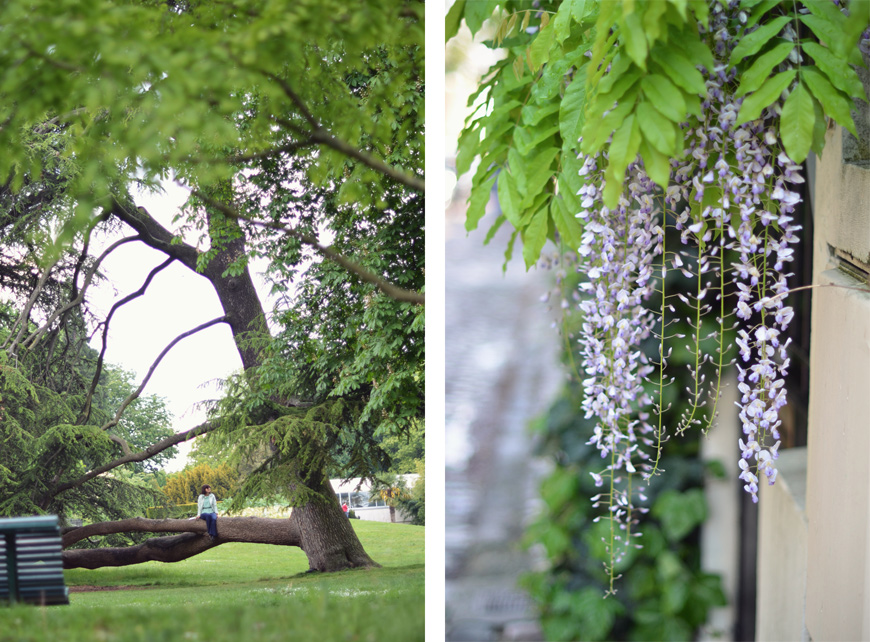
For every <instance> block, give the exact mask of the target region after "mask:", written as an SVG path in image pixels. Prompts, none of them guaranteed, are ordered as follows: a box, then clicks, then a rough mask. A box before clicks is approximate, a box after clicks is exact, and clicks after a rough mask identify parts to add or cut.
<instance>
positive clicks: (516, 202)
mask: <svg viewBox="0 0 870 642" xmlns="http://www.w3.org/2000/svg"><path fill="white" fill-rule="evenodd" d="M497 189H498V203H499V205H500V206H501V211H502V213H503V214H504V215H505V217H506V218H507V220H508V221H510V223H511V225H513V226H514V227H519V226H520V219H521V218H522V212H521V210H520V195H519V192H518V191H517V187H516V185H515V184H514V179H513V176H511V173H510V172H509V171H508V170H506V169H505V170H502V171H501V172H499V174H498V188H497Z"/></svg>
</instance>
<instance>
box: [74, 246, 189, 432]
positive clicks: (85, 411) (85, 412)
mask: <svg viewBox="0 0 870 642" xmlns="http://www.w3.org/2000/svg"><path fill="white" fill-rule="evenodd" d="M173 261H175V258H174V257H169V258H168V259H166V260H165V261H164V262H163V263H161V264H160V265H158V266H157V267H155V268H154V269H153V270H151V271H150V272H149V273H148V276H147V277H146V278H145V282H144V283H143V284H142V286H141V287H140V288H139V289H138V290H136V291H135V292H131V293H130V294H128V295H127V296H125V297H124V298H123V299H121V300H119V301H116V302H115V303H114V305H112V309H111V310H109V314H107V315H106V320H105V321H103V345H102V348H101V349H100V356H99V357H97V367H96V370H95V371H94V378H93V379H92V380H91V388H90V390H88V396H87V398H86V399H85V404H84V407H83V408H82V411H81V413H80V415H79V423H80V424H83V423H85V422H87V420H88V418H89V417H90V415H91V401H92V400H93V397H94V392H95V391H96V389H97V384H98V383H99V380H100V374H101V373H102V372H103V359H104V358H105V356H106V348H107V347H108V335H109V323H111V321H112V317H113V316H114V315H115V312H116V311H117V310H118V309H119V308H120V307H121V306H124V305H126V304H127V303H129V302H130V301H133V300H134V299H137V298H139V297H140V296H142V295H144V294H145V292H146V290H147V289H148V286H149V285H150V284H151V281H152V280H153V279H154V277H155V276H157V274H158V273H159V272H161V271H163V270H164V269H166V268H167V267H169V265H171V264H172V262H173Z"/></svg>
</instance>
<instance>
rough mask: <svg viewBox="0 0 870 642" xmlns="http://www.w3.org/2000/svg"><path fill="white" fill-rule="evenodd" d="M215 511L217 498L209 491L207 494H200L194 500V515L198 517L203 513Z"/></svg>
mask: <svg viewBox="0 0 870 642" xmlns="http://www.w3.org/2000/svg"><path fill="white" fill-rule="evenodd" d="M216 512H217V499H215V496H214V493H209V494H208V495H200V496H199V498H198V499H197V500H196V516H197V517H199V516H200V515H202V514H203V513H216Z"/></svg>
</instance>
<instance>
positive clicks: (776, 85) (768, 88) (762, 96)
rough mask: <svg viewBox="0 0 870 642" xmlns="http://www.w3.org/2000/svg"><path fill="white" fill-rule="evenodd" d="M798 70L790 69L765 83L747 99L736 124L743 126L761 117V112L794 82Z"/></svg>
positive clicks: (741, 107)
mask: <svg viewBox="0 0 870 642" xmlns="http://www.w3.org/2000/svg"><path fill="white" fill-rule="evenodd" d="M795 74H797V69H789V70H788V71H783V72H782V73H779V74H777V75H776V76H774V77H773V78H770V79H769V80H768V81H767V82H765V83H764V84H763V85H762V86H761V87H760V88H759V89H758V90H757V91H756V92H755V93H753V94H752V95H751V96H749V97H747V98H746V99H745V100H744V101H743V104H742V105H741V106H740V113H738V114H737V121H736V123H735V124H737V125H742V124H743V123H748V122H749V121H751V120H755V119H756V118H758V117H759V116H761V112H762V111H763V110H764V109H765V108H766V107H769V106H770V105H772V104H773V103H774V102H775V101H776V100H778V99H779V96H780V94H782V92H783V91H785V90H786V89H787V88H788V86H789V85H790V84H791V81H792V80H794V77H795Z"/></svg>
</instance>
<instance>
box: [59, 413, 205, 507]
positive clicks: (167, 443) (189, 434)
mask: <svg viewBox="0 0 870 642" xmlns="http://www.w3.org/2000/svg"><path fill="white" fill-rule="evenodd" d="M219 426H220V422H218V421H207V422H205V423H203V424H200V425H199V426H196V427H195V428H191V429H190V430H186V431H184V432H179V433H175V434H174V435H170V436H169V437H167V438H166V439H162V440H161V441H158V442H157V443H155V444H151V445H150V446H148V448H146V449H145V450H142V451H139V452H136V453H130V454H128V455H124V456H123V457H120V458H118V459H116V460H114V461H111V462H109V463H108V464H103V465H102V466H98V467H97V468H94V469H93V470H91V471H89V472H87V473H85V474H84V475H82V476H81V477H79V478H78V479H74V480H73V481H69V482H65V483H63V484H60V485H59V486H56V487H55V488H53V489H52V490H51V491H50V492H49V494H48V497H49V498H51V497H56V496H57V495H60V494H61V493H63V492H64V491H67V490H69V489H71V488H77V487H78V486H81V485H82V484H84V483H85V482H87V481H90V480H91V479H93V478H94V477H96V476H97V475H102V474H103V473H107V472H109V471H110V470H112V469H114V468H117V467H118V466H122V465H124V464H130V463H133V462H137V461H145V460H146V459H150V458H151V457H153V456H154V455H156V454H158V453H161V452H163V451H164V450H166V449H167V448H171V447H172V446H175V445H176V444H180V443H181V442H183V441H187V440H189V439H193V438H194V437H199V436H200V435H204V434H205V433H207V432H210V431H212V430H215V429H216V428H218V427H219Z"/></svg>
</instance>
